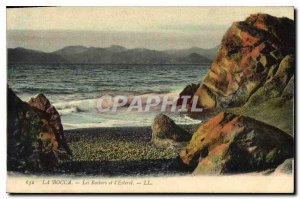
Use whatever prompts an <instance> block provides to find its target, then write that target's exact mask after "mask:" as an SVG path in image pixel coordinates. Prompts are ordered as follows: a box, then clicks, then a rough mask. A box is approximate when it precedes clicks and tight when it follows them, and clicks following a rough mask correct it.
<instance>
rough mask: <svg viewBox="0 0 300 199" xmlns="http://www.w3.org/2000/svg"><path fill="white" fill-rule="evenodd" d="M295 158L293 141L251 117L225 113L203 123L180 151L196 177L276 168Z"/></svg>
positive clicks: (181, 156) (183, 161)
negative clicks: (198, 175)
mask: <svg viewBox="0 0 300 199" xmlns="http://www.w3.org/2000/svg"><path fill="white" fill-rule="evenodd" d="M291 157H293V138H292V137H291V136H290V135H288V134H286V133H285V132H283V131H281V130H280V129H278V128H275V127H273V126H270V125H267V124H265V123H262V122H259V121H256V120H254V119H251V118H249V117H245V116H239V115H234V114H230V113H224V112H221V113H219V114H218V115H216V116H215V117H213V118H211V119H209V120H208V121H207V122H205V123H204V124H202V125H201V126H200V127H199V129H198V130H197V131H196V132H195V133H194V135H193V137H192V139H191V141H190V142H189V144H188V145H187V146H186V147H185V148H183V149H182V150H181V151H180V159H181V161H182V164H183V165H184V166H185V167H187V168H188V169H189V170H191V171H193V172H194V173H195V174H224V173H242V172H251V171H261V170H265V169H268V168H276V166H277V165H279V164H281V163H282V162H283V161H284V160H285V159H287V158H291Z"/></svg>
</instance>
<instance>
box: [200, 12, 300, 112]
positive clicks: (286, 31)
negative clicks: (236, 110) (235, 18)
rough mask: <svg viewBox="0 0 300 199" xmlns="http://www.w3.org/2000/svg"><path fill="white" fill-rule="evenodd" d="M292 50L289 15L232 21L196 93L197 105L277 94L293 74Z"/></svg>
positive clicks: (213, 105)
mask: <svg viewBox="0 0 300 199" xmlns="http://www.w3.org/2000/svg"><path fill="white" fill-rule="evenodd" d="M294 53H295V25H294V21H292V20H290V19H288V18H276V17H272V16H270V15H266V14H255V15H251V16H250V17H248V18H247V19H246V20H245V21H241V22H235V23H233V25H232V26H231V27H230V28H229V30H228V31H227V32H226V34H225V35H224V37H223V39H222V42H221V46H220V48H219V51H218V54H217V56H216V58H215V59H214V61H213V63H212V65H211V67H210V69H209V71H208V73H207V75H206V76H205V78H204V80H203V81H202V82H201V84H200V87H199V88H198V90H197V91H196V93H195V96H198V97H199V101H198V105H199V106H200V107H202V108H205V109H212V108H226V107H239V106H243V105H244V104H245V103H247V102H248V101H249V100H250V101H251V100H253V98H255V99H257V97H254V96H259V97H260V96H261V97H263V98H274V97H276V96H279V95H280V94H281V93H282V92H283V90H284V89H285V87H286V86H287V84H288V82H289V81H290V79H291V77H292V76H293V74H294V71H295V63H294ZM274 89H276V92H275V90H274ZM273 91H274V92H275V93H274V92H273ZM262 100H264V99H262Z"/></svg>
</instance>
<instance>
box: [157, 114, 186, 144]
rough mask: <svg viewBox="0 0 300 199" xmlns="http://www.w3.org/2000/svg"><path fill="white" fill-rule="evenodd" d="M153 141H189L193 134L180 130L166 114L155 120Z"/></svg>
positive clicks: (158, 116)
mask: <svg viewBox="0 0 300 199" xmlns="http://www.w3.org/2000/svg"><path fill="white" fill-rule="evenodd" d="M151 129H152V141H153V142H156V141H158V140H165V139H169V140H174V141H178V142H180V141H189V140H190V138H191V134H189V133H188V132H186V131H185V130H183V129H182V128H180V127H179V126H177V125H176V124H175V122H174V121H173V120H172V119H170V118H169V117H168V116H166V115H164V114H159V115H157V116H156V117H155V118H154V121H153V123H152V125H151Z"/></svg>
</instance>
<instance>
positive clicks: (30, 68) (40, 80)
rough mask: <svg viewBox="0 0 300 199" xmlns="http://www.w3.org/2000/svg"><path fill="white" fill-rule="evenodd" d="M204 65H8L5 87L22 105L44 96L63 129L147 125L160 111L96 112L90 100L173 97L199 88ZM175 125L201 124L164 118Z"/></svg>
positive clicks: (174, 116)
mask: <svg viewBox="0 0 300 199" xmlns="http://www.w3.org/2000/svg"><path fill="white" fill-rule="evenodd" d="M208 67H209V66H208V65H105V64H101V65H96V64H94V65H80V64H78V65H67V64H61V65H10V66H8V77H7V80H8V85H9V87H11V88H12V89H13V91H14V92H15V93H16V94H17V96H18V97H20V98H21V99H22V100H23V101H28V100H29V99H30V98H31V97H32V96H35V95H37V94H39V93H43V94H44V95H45V96H46V97H47V98H48V99H49V100H50V102H51V104H53V105H54V106H55V107H56V109H57V111H58V112H59V113H60V115H61V119H62V123H63V126H64V129H77V128H92V127H122V126H149V125H151V123H152V122H153V119H154V117H155V116H156V115H157V114H159V110H157V111H151V112H137V111H134V112H126V111H117V112H99V111H97V109H96V108H95V101H96V100H97V99H98V98H99V97H100V96H104V95H110V96H118V95H124V96H144V97H145V96H147V95H159V96H164V95H169V96H177V95H178V94H179V93H180V92H181V91H182V90H183V89H184V87H185V86H187V85H188V84H191V83H195V84H198V83H199V82H201V80H202V79H203V78H204V76H205V74H206V73H207V70H208ZM166 114H167V115H168V116H170V117H171V118H172V119H173V120H174V121H175V122H176V123H177V124H194V123H199V122H201V121H200V120H196V119H192V118H190V117H188V116H187V115H184V114H178V113H166Z"/></svg>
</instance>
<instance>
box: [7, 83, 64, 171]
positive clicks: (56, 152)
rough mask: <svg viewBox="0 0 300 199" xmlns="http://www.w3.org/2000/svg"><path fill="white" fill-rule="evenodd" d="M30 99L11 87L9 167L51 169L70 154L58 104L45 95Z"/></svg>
mask: <svg viewBox="0 0 300 199" xmlns="http://www.w3.org/2000/svg"><path fill="white" fill-rule="evenodd" d="M30 103H31V104H28V103H26V102H23V101H21V100H20V99H19V98H18V97H17V96H16V95H15V93H14V92H13V91H12V90H11V89H10V88H8V91H7V113H8V115H7V167H8V168H7V169H8V171H22V172H25V171H38V170H41V169H52V168H53V167H54V166H55V165H56V164H57V163H58V161H60V160H63V159H65V158H68V157H69V155H70V150H69V148H68V146H67V144H66V142H65V140H64V137H63V132H62V126H61V123H60V118H59V115H58V113H57V112H56V110H55V108H54V107H52V106H51V104H50V102H49V101H48V99H47V98H46V97H45V96H43V95H38V96H37V97H36V98H33V99H32V100H31V101H30ZM31 105H32V106H31ZM57 127H59V128H57Z"/></svg>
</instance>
